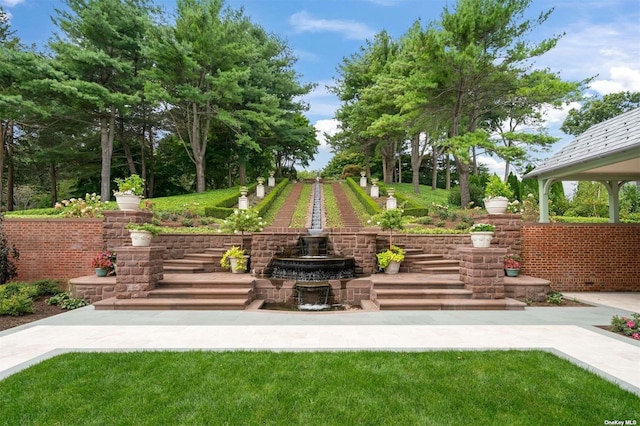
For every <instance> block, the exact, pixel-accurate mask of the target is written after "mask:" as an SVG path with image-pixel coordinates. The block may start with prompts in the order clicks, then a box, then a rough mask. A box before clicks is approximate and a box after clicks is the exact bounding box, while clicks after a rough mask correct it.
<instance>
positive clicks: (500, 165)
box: [478, 156, 507, 177]
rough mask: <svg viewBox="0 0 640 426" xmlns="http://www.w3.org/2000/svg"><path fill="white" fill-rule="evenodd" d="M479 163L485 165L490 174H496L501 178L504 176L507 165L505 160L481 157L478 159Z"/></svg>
mask: <svg viewBox="0 0 640 426" xmlns="http://www.w3.org/2000/svg"><path fill="white" fill-rule="evenodd" d="M478 162H479V163H481V164H483V165H485V166H486V167H487V168H488V169H489V174H493V173H495V174H496V175H498V176H500V177H503V176H504V168H505V166H506V165H507V163H505V162H504V160H502V159H496V158H493V157H489V156H480V157H478Z"/></svg>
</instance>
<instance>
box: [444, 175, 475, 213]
mask: <svg viewBox="0 0 640 426" xmlns="http://www.w3.org/2000/svg"><path fill="white" fill-rule="evenodd" d="M469 196H470V198H471V203H472V205H473V206H482V199H483V197H484V189H483V188H482V187H481V186H480V185H479V184H478V183H475V182H473V181H471V182H469ZM447 200H448V202H449V204H451V205H452V206H456V207H462V205H461V204H460V203H461V200H460V187H459V186H453V187H451V189H450V190H449V195H448V197H447Z"/></svg>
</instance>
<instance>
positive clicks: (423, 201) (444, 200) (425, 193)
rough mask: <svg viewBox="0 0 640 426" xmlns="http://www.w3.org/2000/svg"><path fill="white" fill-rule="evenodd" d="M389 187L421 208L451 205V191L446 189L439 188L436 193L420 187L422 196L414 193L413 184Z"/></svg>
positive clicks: (395, 184)
mask: <svg viewBox="0 0 640 426" xmlns="http://www.w3.org/2000/svg"><path fill="white" fill-rule="evenodd" d="M387 186H390V187H393V188H395V190H396V193H398V194H402V195H403V196H404V197H405V198H408V199H410V200H411V201H413V202H414V203H416V204H418V205H420V206H425V207H429V208H430V207H431V203H436V204H440V205H443V206H448V205H449V191H447V190H445V189H440V188H437V189H436V190H435V191H434V190H432V189H431V187H430V186H426V185H420V194H415V193H414V192H413V184H411V183H394V184H392V185H387Z"/></svg>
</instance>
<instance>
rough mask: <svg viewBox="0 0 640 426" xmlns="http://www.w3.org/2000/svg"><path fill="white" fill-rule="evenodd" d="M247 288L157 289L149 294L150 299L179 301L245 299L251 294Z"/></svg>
mask: <svg viewBox="0 0 640 426" xmlns="http://www.w3.org/2000/svg"><path fill="white" fill-rule="evenodd" d="M251 290H252V289H251V288H249V287H239V288H208V287H206V288H192V287H190V288H188V287H181V288H164V287H162V288H157V289H155V290H151V291H150V292H149V297H150V298H160V297H162V298H174V299H177V298H180V299H242V298H244V299H247V298H248V297H249V295H250V293H251Z"/></svg>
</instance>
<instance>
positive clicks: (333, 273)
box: [271, 178, 355, 311]
mask: <svg viewBox="0 0 640 426" xmlns="http://www.w3.org/2000/svg"><path fill="white" fill-rule="evenodd" d="M314 185H315V186H314V191H313V205H312V213H311V227H310V228H308V229H307V230H308V231H309V235H304V236H302V237H301V238H300V241H299V243H298V247H297V248H296V250H295V252H297V253H298V256H295V257H294V256H275V257H274V258H273V259H272V260H271V271H272V272H271V278H277V279H295V280H296V285H295V294H294V299H295V303H296V304H297V306H298V309H300V310H313V311H317V310H326V309H330V308H331V305H330V304H329V300H330V293H331V285H330V284H329V282H328V280H341V279H349V278H353V277H355V260H354V259H353V258H346V257H339V256H329V255H328V244H327V241H328V237H327V235H324V234H322V231H323V229H322V185H321V183H320V179H319V178H316V181H315V183H314Z"/></svg>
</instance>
